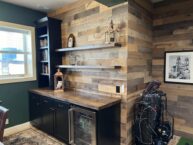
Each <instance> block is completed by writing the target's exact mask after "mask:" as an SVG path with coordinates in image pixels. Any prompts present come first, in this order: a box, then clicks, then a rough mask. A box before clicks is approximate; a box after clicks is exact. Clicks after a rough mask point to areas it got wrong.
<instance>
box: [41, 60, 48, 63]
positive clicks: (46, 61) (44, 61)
mask: <svg viewBox="0 0 193 145" xmlns="http://www.w3.org/2000/svg"><path fill="white" fill-rule="evenodd" d="M40 62H41V63H48V60H41V61H40Z"/></svg>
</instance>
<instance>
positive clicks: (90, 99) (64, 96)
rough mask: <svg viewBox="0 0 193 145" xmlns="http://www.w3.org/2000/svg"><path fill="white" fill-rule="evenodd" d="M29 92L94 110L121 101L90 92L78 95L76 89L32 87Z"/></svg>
mask: <svg viewBox="0 0 193 145" xmlns="http://www.w3.org/2000/svg"><path fill="white" fill-rule="evenodd" d="M30 92H32V93H35V94H38V95H42V96H46V97H50V98H54V99H57V100H61V101H65V102H69V103H72V104H75V105H79V106H82V107H86V108H90V109H94V110H101V109H104V108H107V107H110V106H112V105H115V104H117V103H120V102H121V99H120V98H113V97H104V96H96V95H95V96H94V95H93V96H92V94H90V95H80V94H78V93H77V92H76V91H59V92H58V91H54V90H49V89H34V90H30Z"/></svg>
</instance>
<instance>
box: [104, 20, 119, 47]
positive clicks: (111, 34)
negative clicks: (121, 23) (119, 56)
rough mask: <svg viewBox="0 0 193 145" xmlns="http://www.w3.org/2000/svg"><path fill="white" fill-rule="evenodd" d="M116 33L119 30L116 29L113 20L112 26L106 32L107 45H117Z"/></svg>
mask: <svg viewBox="0 0 193 145" xmlns="http://www.w3.org/2000/svg"><path fill="white" fill-rule="evenodd" d="M116 33H117V30H115V29H114V23H113V20H111V22H110V26H109V28H108V30H107V31H106V32H105V43H106V44H109V43H115V42H116V41H117V38H116Z"/></svg>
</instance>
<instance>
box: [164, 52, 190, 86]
mask: <svg viewBox="0 0 193 145" xmlns="http://www.w3.org/2000/svg"><path fill="white" fill-rule="evenodd" d="M181 59H182V60H181ZM187 60H188V62H189V63H188V64H187V62H186V61H187ZM175 61H176V64H175V65H176V66H175V65H174V64H173V62H175ZM177 61H180V62H177ZM181 61H182V62H181ZM183 63H184V64H183ZM172 64H173V67H172V68H171V66H172ZM180 65H181V66H180ZM179 66H180V67H179ZM169 69H170V70H169ZM173 69H174V70H173ZM175 69H176V70H175ZM172 73H173V74H172ZM171 74H172V75H171ZM188 74H189V75H188ZM164 83H171V84H186V85H193V51H192V50H182V51H166V52H165V54H164Z"/></svg>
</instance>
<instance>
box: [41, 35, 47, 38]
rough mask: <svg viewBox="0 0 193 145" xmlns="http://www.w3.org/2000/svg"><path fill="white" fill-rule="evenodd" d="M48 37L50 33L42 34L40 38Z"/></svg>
mask: <svg viewBox="0 0 193 145" xmlns="http://www.w3.org/2000/svg"><path fill="white" fill-rule="evenodd" d="M44 37H48V34H44V35H40V36H39V38H44Z"/></svg>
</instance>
